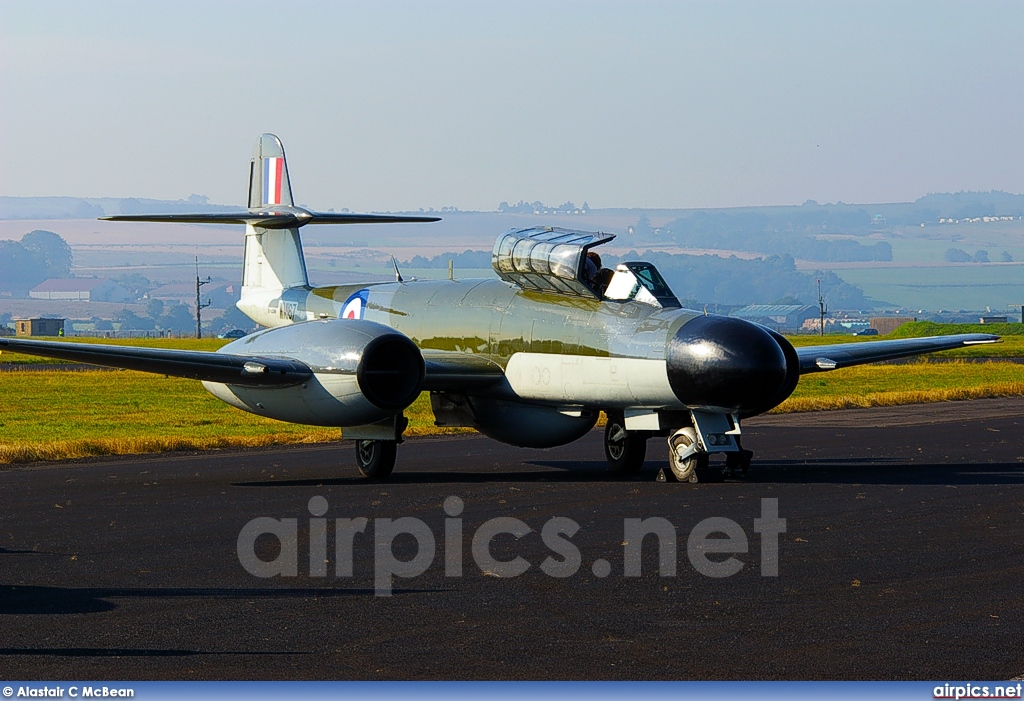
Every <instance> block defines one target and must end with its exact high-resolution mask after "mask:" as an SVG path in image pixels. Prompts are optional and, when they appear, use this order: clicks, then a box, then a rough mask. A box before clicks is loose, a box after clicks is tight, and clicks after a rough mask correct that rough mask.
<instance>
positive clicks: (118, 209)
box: [0, 195, 245, 219]
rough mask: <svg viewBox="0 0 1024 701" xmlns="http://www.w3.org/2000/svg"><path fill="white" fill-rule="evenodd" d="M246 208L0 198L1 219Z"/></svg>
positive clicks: (191, 202)
mask: <svg viewBox="0 0 1024 701" xmlns="http://www.w3.org/2000/svg"><path fill="white" fill-rule="evenodd" d="M243 209H245V208H244V207H238V206H231V205H222V204H210V203H209V201H208V200H207V198H206V197H203V196H202V195H192V196H191V197H189V198H188V199H185V200H152V199H144V198H143V199H140V198H135V197H125V198H120V199H118V198H114V197H0V219H95V218H96V217H106V216H114V215H117V214H175V213H178V212H238V211H242V210H243Z"/></svg>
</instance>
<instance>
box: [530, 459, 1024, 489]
mask: <svg viewBox="0 0 1024 701" xmlns="http://www.w3.org/2000/svg"><path fill="white" fill-rule="evenodd" d="M530 464H533V465H541V466H545V467H552V468H562V469H571V467H572V466H579V465H581V463H576V462H572V461H559V460H551V461H538V462H533V463H530ZM582 464H587V463H582ZM598 464H601V463H598ZM666 466H667V464H666V463H652V462H648V463H646V464H645V465H644V470H643V471H642V472H640V473H639V475H635V476H634V479H636V480H639V481H646V480H648V479H652V478H653V476H654V474H656V472H657V469H658V468H660V467H666ZM652 467H653V468H654V472H652V471H651V468H652ZM726 482H727V483H731V482H738V483H755V484H891V485H900V486H914V485H917V486H950V485H953V486H955V485H1001V484H1024V463H942V464H933V463H907V462H903V461H901V460H899V459H896V458H823V459H813V460H764V461H757V460H755V461H754V463H753V464H752V465H751V466H750V471H749V472H748V473H747V474H746V475H737V476H736V477H734V478H730V479H727V480H726Z"/></svg>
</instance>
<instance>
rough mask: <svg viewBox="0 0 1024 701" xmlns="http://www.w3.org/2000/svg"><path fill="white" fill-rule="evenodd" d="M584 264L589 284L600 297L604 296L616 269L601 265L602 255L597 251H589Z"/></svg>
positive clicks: (584, 272) (584, 271) (585, 275)
mask: <svg viewBox="0 0 1024 701" xmlns="http://www.w3.org/2000/svg"><path fill="white" fill-rule="evenodd" d="M583 266H584V267H583V274H584V277H585V278H586V282H587V284H589V285H590V287H591V288H592V289H593V290H594V292H596V293H597V294H598V296H599V297H604V291H605V290H606V289H607V288H608V283H609V282H611V279H612V277H613V276H614V275H615V271H614V270H612V269H610V268H602V267H601V256H600V255H599V254H598V253H597V252H596V251H587V259H586V261H585V262H584V264H583Z"/></svg>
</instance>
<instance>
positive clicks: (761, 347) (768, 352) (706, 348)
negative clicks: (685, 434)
mask: <svg viewBox="0 0 1024 701" xmlns="http://www.w3.org/2000/svg"><path fill="white" fill-rule="evenodd" d="M668 379H669V384H670V385H671V386H672V391H673V392H675V395H676V396H677V397H678V398H679V400H680V401H681V402H682V403H683V404H685V405H686V406H688V407H690V408H692V409H707V410H717V411H723V410H724V411H729V412H740V413H742V412H744V411H750V410H753V409H757V408H760V407H763V406H765V404H766V403H768V402H769V401H770V400H771V399H772V398H773V397H776V396H777V395H778V394H779V392H780V391H781V389H782V386H783V384H784V383H785V381H786V356H785V354H784V353H783V350H782V347H781V346H780V345H779V344H778V343H777V342H776V340H775V339H774V338H772V336H771V334H770V333H769V332H768V331H767V330H766V329H764V328H762V327H760V326H758V325H757V324H752V323H750V322H749V321H743V320H742V319H733V318H730V317H723V316H698V317H694V318H693V319H691V320H690V321H688V322H686V323H685V324H683V326H682V327H681V328H680V329H679V331H678V332H677V333H676V335H675V338H673V339H672V340H671V342H670V343H669V347H668Z"/></svg>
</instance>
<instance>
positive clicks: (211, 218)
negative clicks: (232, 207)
mask: <svg viewBox="0 0 1024 701" xmlns="http://www.w3.org/2000/svg"><path fill="white" fill-rule="evenodd" d="M100 219H102V220H103V221H145V222H163V223H167V224H252V225H253V226H258V227H261V228H264V229H297V228H299V227H300V226H305V225H306V224H400V223H402V222H432V221H440V220H441V218H440V217H419V216H403V215H396V214H349V213H335V212H308V211H306V210H304V209H300V208H298V207H282V208H281V209H280V211H278V210H275V211H261V212H218V213H214V214H124V215H118V216H113V217H100Z"/></svg>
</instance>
